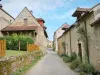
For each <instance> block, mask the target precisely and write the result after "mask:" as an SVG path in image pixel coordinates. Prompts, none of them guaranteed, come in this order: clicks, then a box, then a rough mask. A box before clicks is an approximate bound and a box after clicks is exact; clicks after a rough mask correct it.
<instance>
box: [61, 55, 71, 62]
mask: <svg viewBox="0 0 100 75" xmlns="http://www.w3.org/2000/svg"><path fill="white" fill-rule="evenodd" d="M63 61H64V62H66V63H68V62H71V60H70V57H69V56H68V57H63Z"/></svg>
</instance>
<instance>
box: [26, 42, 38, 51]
mask: <svg viewBox="0 0 100 75" xmlns="http://www.w3.org/2000/svg"><path fill="white" fill-rule="evenodd" d="M36 50H40V47H39V46H38V45H35V44H27V51H28V52H33V51H36Z"/></svg>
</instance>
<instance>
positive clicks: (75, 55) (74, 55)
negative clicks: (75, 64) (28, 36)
mask: <svg viewBox="0 0 100 75" xmlns="http://www.w3.org/2000/svg"><path fill="white" fill-rule="evenodd" d="M75 59H77V54H76V53H75V52H73V53H71V57H70V60H71V62H72V61H74V60H75Z"/></svg>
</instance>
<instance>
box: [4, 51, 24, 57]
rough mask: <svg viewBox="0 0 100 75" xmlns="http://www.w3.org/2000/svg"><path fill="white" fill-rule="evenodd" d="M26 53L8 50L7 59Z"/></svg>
mask: <svg viewBox="0 0 100 75" xmlns="http://www.w3.org/2000/svg"><path fill="white" fill-rule="evenodd" d="M25 53H26V51H15V50H6V57H10V56H18V55H24V54H25Z"/></svg>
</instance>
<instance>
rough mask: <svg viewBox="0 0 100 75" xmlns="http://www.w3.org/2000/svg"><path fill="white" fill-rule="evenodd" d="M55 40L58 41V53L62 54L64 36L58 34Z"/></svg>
mask: <svg viewBox="0 0 100 75" xmlns="http://www.w3.org/2000/svg"><path fill="white" fill-rule="evenodd" d="M57 42H58V51H57V53H58V55H62V54H64V53H65V52H64V47H63V42H64V36H63V35H62V36H60V37H59V38H58V39H57Z"/></svg>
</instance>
